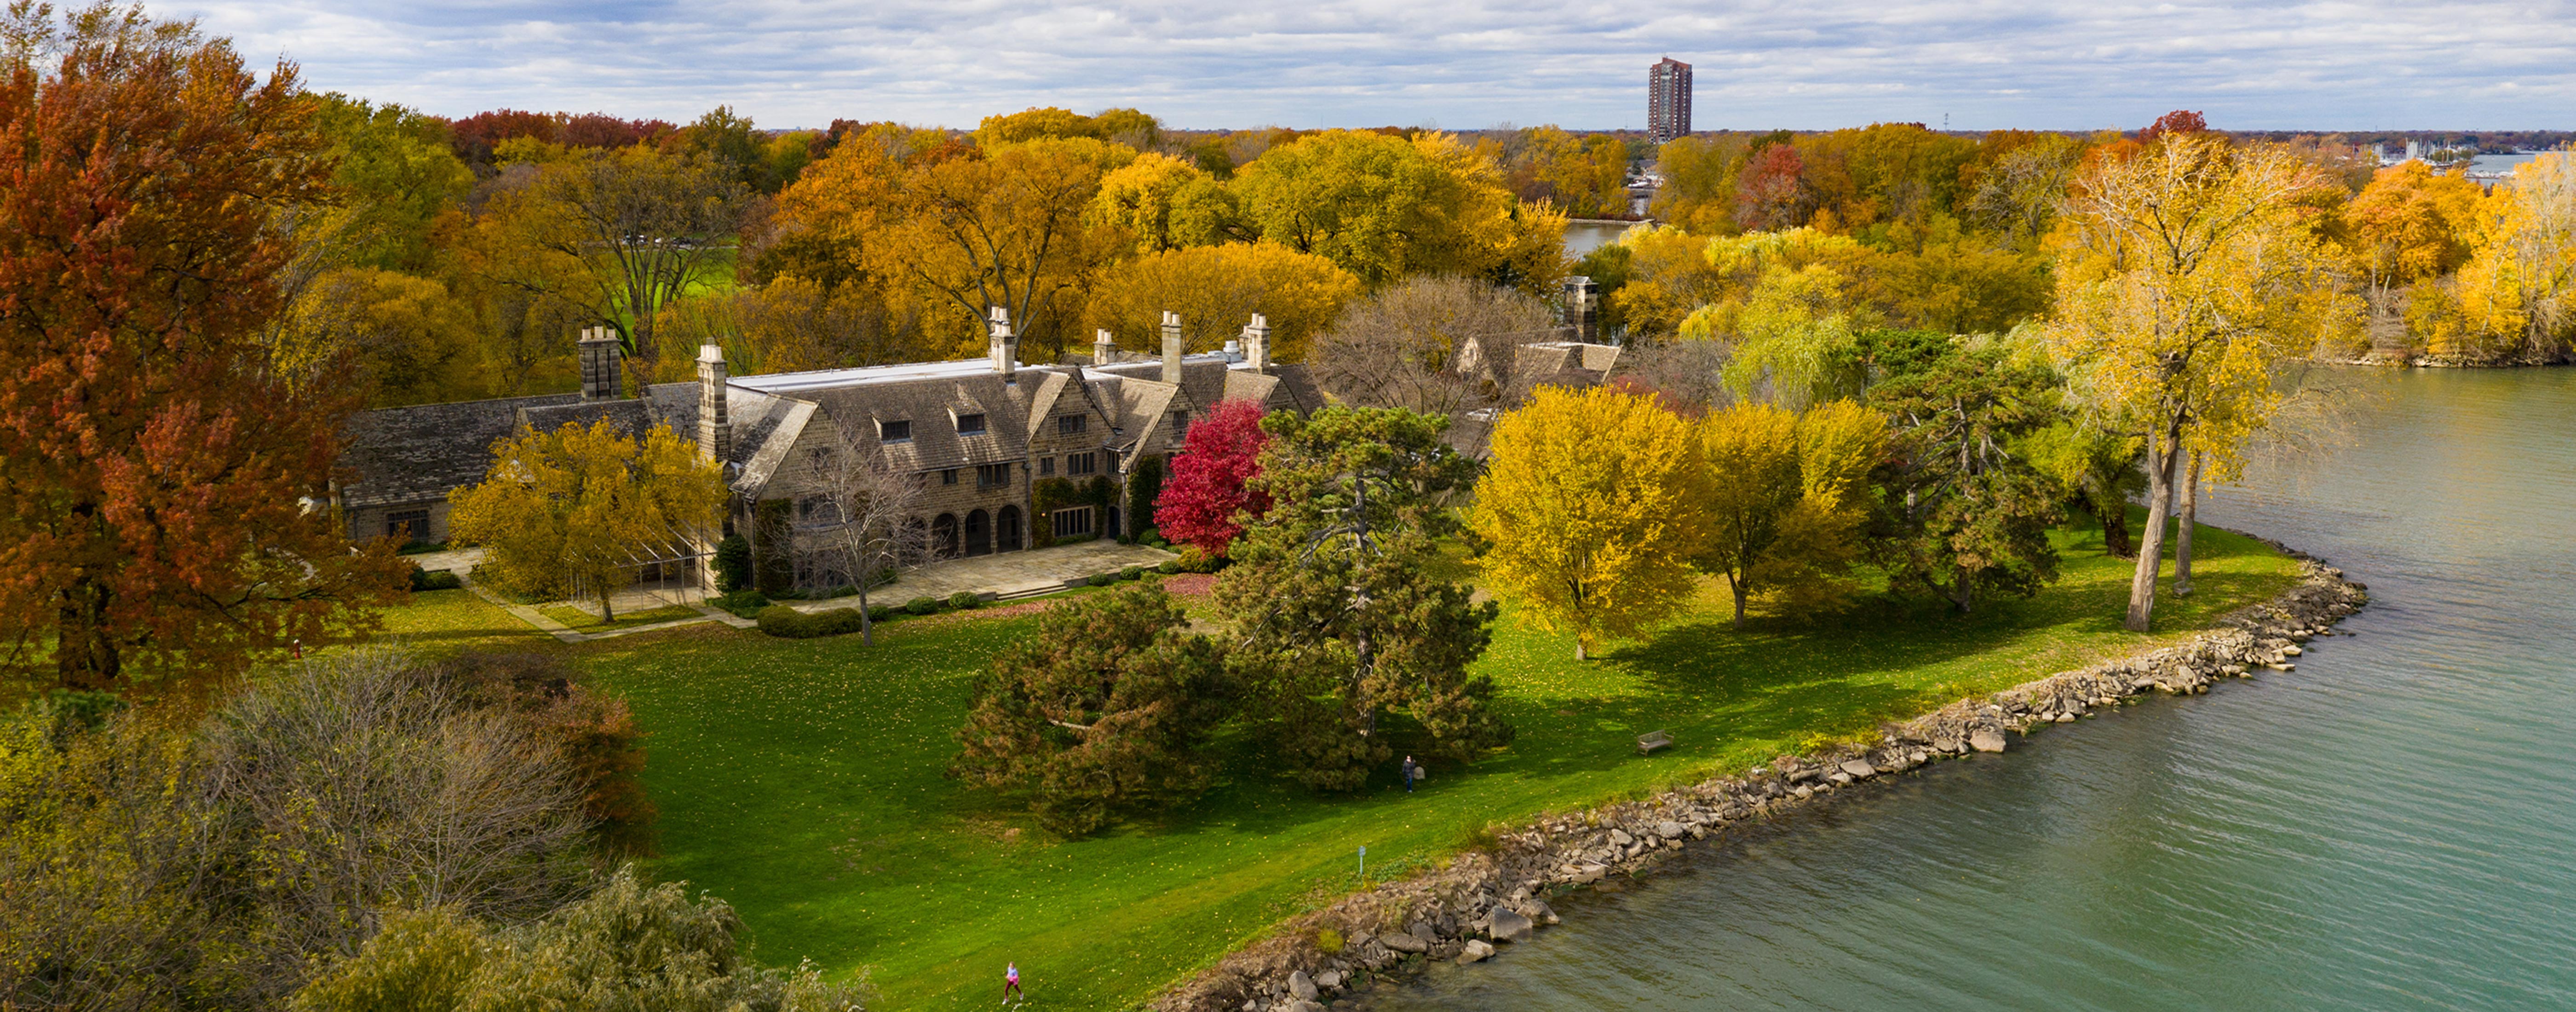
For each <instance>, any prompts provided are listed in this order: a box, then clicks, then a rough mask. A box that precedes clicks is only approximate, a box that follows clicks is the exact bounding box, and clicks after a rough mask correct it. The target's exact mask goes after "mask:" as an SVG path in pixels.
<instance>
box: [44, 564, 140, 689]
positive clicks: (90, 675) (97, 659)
mask: <svg viewBox="0 0 2576 1012" xmlns="http://www.w3.org/2000/svg"><path fill="white" fill-rule="evenodd" d="M107 598H108V590H107V588H106V587H105V586H104V585H101V584H98V583H94V582H90V581H86V580H85V581H82V582H79V583H75V584H73V585H71V586H70V587H68V588H65V589H64V591H63V607H62V629H61V630H60V631H59V632H57V633H56V634H55V640H56V642H55V644H54V678H55V680H57V681H59V682H61V683H62V687H63V688H66V689H79V690H81V691H84V692H104V691H107V690H108V689H109V688H110V687H112V686H114V685H115V684H116V678H117V676H118V675H119V674H121V673H122V671H123V668H124V663H123V660H122V658H121V657H120V655H119V653H118V651H117V649H116V641H115V640H114V639H113V638H111V637H110V636H109V635H108V632H107Z"/></svg>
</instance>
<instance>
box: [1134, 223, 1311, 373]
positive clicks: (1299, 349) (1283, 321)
mask: <svg viewBox="0 0 2576 1012" xmlns="http://www.w3.org/2000/svg"><path fill="white" fill-rule="evenodd" d="M1359 292H1360V279H1359V278H1358V277H1356V276H1354V275H1352V274H1351V272H1349V271H1346V270H1343V269H1341V267H1339V266H1337V265H1335V264H1334V263H1333V262H1332V261H1330V260H1327V259H1325V258H1323V257H1321V256H1318V255H1316V254H1313V253H1299V252H1297V251H1296V250H1293V249H1289V248H1287V247H1285V246H1281V245H1278V244H1275V243H1268V242H1257V243H1241V242H1236V243H1224V244H1221V245H1216V246H1191V247H1187V248H1184V249H1169V250H1163V251H1162V252H1159V253H1151V254H1147V255H1144V256H1139V257H1136V258H1134V259H1131V260H1128V261H1127V262H1125V263H1122V264H1119V265H1117V266H1115V267H1112V268H1110V269H1109V270H1108V271H1107V272H1105V273H1104V275H1103V276H1102V278H1101V281H1100V285H1099V287H1098V288H1097V289H1096V290H1095V291H1094V293H1093V295H1092V299H1091V325H1092V326H1093V327H1096V328H1099V329H1102V330H1107V331H1109V332H1110V333H1111V334H1113V335H1116V336H1117V337H1119V338H1122V339H1124V340H1125V342H1126V344H1127V346H1128V348H1130V349H1131V350H1142V351H1144V352H1146V353H1147V354H1160V353H1161V352H1162V338H1161V337H1160V336H1159V335H1160V334H1161V326H1162V319H1163V317H1162V314H1163V313H1164V312H1165V311H1170V312H1173V313H1178V314H1180V317H1181V334H1182V336H1183V337H1185V338H1187V339H1188V340H1189V346H1190V347H1191V348H1193V349H1197V350H1201V351H1207V350H1213V349H1214V348H1216V347H1217V346H1218V345H1221V344H1223V343H1224V342H1225V341H1226V340H1227V339H1229V338H1232V337H1233V336H1234V335H1235V334H1236V333H1237V332H1238V331H1240V330H1241V329H1242V328H1243V326H1244V324H1246V323H1249V322H1251V318H1252V314H1254V313H1260V314H1262V315H1264V316H1265V317H1267V318H1268V319H1269V322H1270V357H1271V358H1272V359H1274V360H1278V361H1283V362H1295V361H1302V360H1303V359H1304V358H1305V357H1306V344H1307V341H1308V340H1309V339H1310V338H1311V337H1313V336H1314V334H1315V333H1316V332H1317V331H1320V330H1322V329H1323V328H1325V327H1327V326H1330V325H1331V324H1332V322H1333V320H1334V319H1335V318H1337V317H1339V316H1340V315H1341V314H1342V307H1343V306H1344V305H1346V304H1348V303H1349V302H1350V301H1351V299H1353V298H1354V297H1357V296H1358V295H1359Z"/></svg>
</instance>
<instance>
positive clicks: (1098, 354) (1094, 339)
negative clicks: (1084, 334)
mask: <svg viewBox="0 0 2576 1012" xmlns="http://www.w3.org/2000/svg"><path fill="white" fill-rule="evenodd" d="M1115 361H1118V339H1117V338H1115V337H1112V336H1110V334H1109V332H1108V331H1106V330H1097V331H1093V332H1092V334H1091V364H1093V365H1108V364H1110V363H1112V362H1115Z"/></svg>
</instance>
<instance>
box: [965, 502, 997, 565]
mask: <svg viewBox="0 0 2576 1012" xmlns="http://www.w3.org/2000/svg"><path fill="white" fill-rule="evenodd" d="M966 554H968V555H991V554H993V518H992V517H990V516H987V515H986V514H985V513H984V511H983V510H976V511H974V512H972V513H968V514H966Z"/></svg>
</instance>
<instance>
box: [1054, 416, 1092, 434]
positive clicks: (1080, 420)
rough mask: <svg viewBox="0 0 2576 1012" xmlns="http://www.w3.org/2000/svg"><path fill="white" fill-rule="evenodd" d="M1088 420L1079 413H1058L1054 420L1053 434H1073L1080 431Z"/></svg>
mask: <svg viewBox="0 0 2576 1012" xmlns="http://www.w3.org/2000/svg"><path fill="white" fill-rule="evenodd" d="M1090 421H1091V419H1089V418H1085V417H1083V416H1081V415H1059V416H1057V417H1056V420H1055V434H1056V435H1059V436H1070V435H1073V434H1075V433H1078V432H1081V431H1082V430H1083V428H1084V426H1085V425H1086V423H1088V422H1090Z"/></svg>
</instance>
